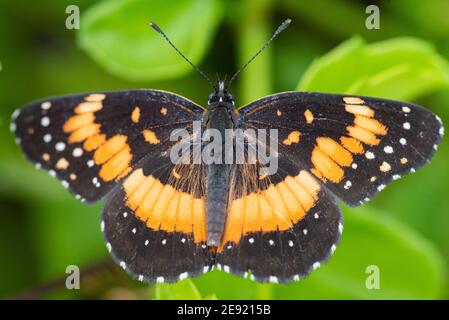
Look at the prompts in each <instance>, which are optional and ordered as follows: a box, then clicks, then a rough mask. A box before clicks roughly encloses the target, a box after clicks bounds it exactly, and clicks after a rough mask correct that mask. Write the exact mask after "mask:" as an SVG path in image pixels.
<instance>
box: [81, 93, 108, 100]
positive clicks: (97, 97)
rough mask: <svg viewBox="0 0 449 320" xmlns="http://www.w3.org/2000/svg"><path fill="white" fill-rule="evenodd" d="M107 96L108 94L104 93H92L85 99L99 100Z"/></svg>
mask: <svg viewBox="0 0 449 320" xmlns="http://www.w3.org/2000/svg"><path fill="white" fill-rule="evenodd" d="M105 98H106V95H105V94H103V93H92V94H90V95H88V96H86V97H85V98H84V100H86V101H89V102H98V101H103V100H104V99H105Z"/></svg>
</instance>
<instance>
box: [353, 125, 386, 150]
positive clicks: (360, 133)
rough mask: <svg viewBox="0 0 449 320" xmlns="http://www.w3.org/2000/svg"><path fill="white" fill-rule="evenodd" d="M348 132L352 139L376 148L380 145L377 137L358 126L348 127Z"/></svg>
mask: <svg viewBox="0 0 449 320" xmlns="http://www.w3.org/2000/svg"><path fill="white" fill-rule="evenodd" d="M346 130H347V131H348V134H349V135H350V136H351V137H353V138H355V139H357V140H360V141H361V142H363V143H365V144H369V145H371V146H376V145H378V144H379V143H380V140H379V139H378V138H377V137H376V135H375V134H374V133H372V132H371V131H368V130H366V129H363V128H360V127H358V126H348V127H346Z"/></svg>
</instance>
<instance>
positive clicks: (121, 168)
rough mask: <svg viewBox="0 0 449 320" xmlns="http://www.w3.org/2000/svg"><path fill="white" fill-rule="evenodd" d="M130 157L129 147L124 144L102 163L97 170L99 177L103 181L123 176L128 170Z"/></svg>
mask: <svg viewBox="0 0 449 320" xmlns="http://www.w3.org/2000/svg"><path fill="white" fill-rule="evenodd" d="M132 158H133V156H132V154H131V148H130V147H129V146H128V145H126V146H125V147H124V148H123V149H121V151H119V152H118V153H116V154H115V155H113V156H112V157H111V158H109V159H108V160H107V162H106V163H104V164H103V165H102V167H101V169H100V172H99V176H100V178H101V179H103V180H104V181H111V180H113V179H115V178H121V177H123V175H126V174H127V173H128V172H129V171H130V169H129V166H130V164H131V160H132Z"/></svg>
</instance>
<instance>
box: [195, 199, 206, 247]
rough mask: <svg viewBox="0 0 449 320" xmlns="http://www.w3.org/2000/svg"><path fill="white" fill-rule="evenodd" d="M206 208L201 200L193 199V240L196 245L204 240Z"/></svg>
mask: <svg viewBox="0 0 449 320" xmlns="http://www.w3.org/2000/svg"><path fill="white" fill-rule="evenodd" d="M206 237H207V236H206V207H205V204H204V200H203V199H193V239H194V241H195V242H196V243H200V242H202V241H205V240H206Z"/></svg>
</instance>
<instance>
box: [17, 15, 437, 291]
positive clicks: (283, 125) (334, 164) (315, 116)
mask: <svg viewBox="0 0 449 320" xmlns="http://www.w3.org/2000/svg"><path fill="white" fill-rule="evenodd" d="M289 23H290V21H289V20H287V21H286V22H284V23H283V24H282V25H281V26H280V27H279V28H278V30H276V32H275V34H274V35H273V37H272V38H271V39H270V40H269V41H271V40H272V39H274V37H275V36H276V35H277V34H278V33H280V32H281V31H282V30H284V29H285V28H286V26H287V25H288V24H289ZM152 26H153V28H154V29H155V30H156V31H158V32H159V33H160V34H162V35H163V36H164V37H165V38H166V39H167V40H168V38H167V37H166V36H165V34H164V33H163V32H162V31H161V30H160V29H159V28H158V27H157V26H156V25H154V24H152ZM168 41H169V43H170V44H171V45H172V46H173V47H174V45H173V44H172V43H171V42H170V40H168ZM268 43H269V42H267V44H268ZM267 44H266V45H267ZM266 45H265V46H264V47H266ZM264 47H263V48H264ZM174 48H175V49H176V47H174ZM263 48H262V49H261V50H259V51H258V53H257V54H256V55H255V56H257V55H258V54H259V53H260V52H261V51H262V50H263ZM176 50H177V49H176ZM177 51H178V50H177ZM178 52H179V51H178ZM181 55H182V54H181ZM255 56H254V57H253V58H252V59H254V58H255ZM183 57H184V56H183ZM184 58H185V57H184ZM185 59H186V60H187V62H189V63H191V62H190V61H189V60H188V59H187V58H185ZM252 59H251V60H250V61H252ZM250 61H249V62H250ZM249 62H248V63H249ZM192 65H193V64H192ZM193 66H194V65H193ZM245 66H246V65H245ZM245 66H244V67H245ZM244 67H243V68H244ZM194 68H196V69H197V67H196V66H194ZM243 68H242V69H243ZM242 69H240V70H242ZM197 70H198V71H199V72H200V73H201V74H202V75H203V76H204V77H206V76H205V75H204V74H203V73H202V72H201V71H200V70H199V69H197ZM240 70H239V71H238V72H240ZM238 72H237V73H236V75H237V74H238ZM234 76H235V75H234ZM233 78H234V77H233ZM233 78H232V79H231V81H230V82H232V80H233ZM206 79H207V80H209V79H208V78H207V77H206ZM228 85H229V83H226V82H224V81H218V82H217V83H216V84H214V91H213V92H212V94H211V95H210V96H209V99H208V108H207V109H206V108H203V107H202V106H201V105H199V104H197V103H195V102H192V101H190V100H188V99H186V98H184V97H181V96H179V95H177V94H174V93H170V92H165V91H160V90H127V91H113V92H94V93H85V94H77V95H69V96H63V97H55V98H48V99H44V100H40V101H36V102H33V103H30V104H29V105H27V106H25V107H24V108H23V109H20V110H18V111H16V112H15V113H14V114H13V116H12V122H11V130H12V131H13V132H14V133H15V135H16V137H17V138H16V141H17V143H18V144H19V145H20V147H21V148H22V150H23V153H24V154H25V155H26V157H27V158H28V159H29V160H30V161H32V162H33V163H34V164H35V166H36V167H37V168H43V169H45V170H48V172H49V173H50V175H51V176H53V177H56V178H58V179H59V180H60V181H61V183H62V185H63V186H64V187H65V188H67V189H68V190H69V191H70V192H71V193H73V194H74V195H75V197H76V198H77V199H79V200H81V201H86V202H89V203H92V202H96V201H98V200H100V199H102V198H105V199H106V203H105V206H104V209H103V214H102V221H101V230H102V231H103V232H104V236H105V241H106V246H107V249H108V250H109V252H110V253H111V255H112V257H113V258H114V260H115V261H116V262H117V263H118V264H119V265H120V266H121V267H122V268H123V269H125V270H126V271H127V272H128V273H129V274H130V275H132V276H133V277H134V278H136V279H138V280H140V281H145V282H176V281H179V280H182V279H185V278H187V277H194V276H198V275H201V274H204V273H207V272H209V271H211V270H212V269H214V268H217V269H219V270H222V271H224V272H228V273H233V274H236V275H238V276H242V277H249V278H250V279H252V280H256V281H259V282H274V283H278V282H279V283H288V282H290V281H293V280H299V279H301V278H303V277H305V276H306V275H308V274H309V273H310V272H311V271H313V270H315V269H317V268H318V267H320V265H321V264H322V263H324V262H325V261H327V260H328V259H329V257H330V256H331V255H332V254H333V252H334V251H335V250H336V246H337V244H338V242H339V239H340V236H341V234H342V231H343V222H342V215H341V213H340V209H339V207H338V205H337V200H338V199H340V200H342V201H343V202H345V203H347V204H348V205H351V206H359V205H361V204H363V203H365V202H366V201H369V200H370V199H371V198H373V197H374V196H375V195H376V194H377V193H378V192H379V191H381V190H382V189H384V188H385V186H386V185H387V184H388V183H389V182H391V181H392V180H397V179H399V178H400V177H402V176H403V175H405V174H407V173H410V172H414V171H415V170H416V169H418V168H420V167H421V166H423V165H424V164H426V163H427V162H429V159H430V158H431V157H432V155H433V154H434V152H435V150H436V149H437V145H438V144H439V142H440V140H441V138H442V136H443V134H444V127H443V125H442V122H441V120H440V118H438V117H437V116H436V115H434V114H433V113H432V112H430V111H429V110H427V109H425V108H423V107H420V106H418V105H415V104H411V103H405V102H399V101H392V100H384V99H379V98H372V97H363V96H354V95H338V94H323V93H312V92H285V93H279V94H274V95H270V96H267V97H264V98H261V99H259V100H256V101H254V102H251V103H249V104H247V105H245V106H243V107H240V108H238V109H236V108H235V107H234V97H233V95H232V94H231V93H230V92H229V91H228ZM195 123H199V124H200V125H199V126H197V127H195ZM207 129H215V130H217V131H218V132H219V133H220V134H224V133H225V130H227V129H231V130H236V129H241V130H242V132H245V130H250V129H253V130H273V129H275V131H276V135H277V138H276V139H275V140H274V138H273V136H271V135H270V136H269V137H268V139H269V141H268V142H263V143H262V144H266V145H268V144H270V145H272V144H273V145H274V146H275V147H276V152H275V154H274V158H275V159H276V162H277V170H276V171H275V172H274V173H271V174H263V173H261V170H260V169H262V168H264V167H266V164H264V163H262V161H255V162H249V160H248V159H247V158H245V159H244V161H243V162H240V163H223V162H219V161H218V162H217V163H215V162H213V163H206V162H205V161H202V160H201V159H200V160H199V161H193V160H198V159H193V158H194V156H193V155H192V154H191V153H189V154H188V156H187V157H186V158H188V159H187V160H189V161H185V162H174V161H172V160H173V159H172V156H173V150H174V149H175V148H178V149H179V148H180V147H183V148H184V149H185V150H194V149H195V148H200V149H201V150H203V148H204V146H205V144H204V141H203V140H202V138H199V139H198V136H201V135H202V134H203V133H204V132H205V131H207ZM182 130H183V131H184V132H186V134H185V137H184V138H187V139H181V140H180V139H177V140H176V139H173V133H174V132H176V131H182ZM270 132H271V131H270ZM246 138H247V139H246V140H245V139H243V144H242V145H241V146H240V148H241V149H242V150H243V151H249V149H251V148H252V147H253V146H254V144H252V143H251V139H250V138H249V137H248V136H246ZM272 138H273V139H272ZM257 139H258V138H256V140H257ZM253 142H254V141H253ZM257 142H259V141H257ZM231 144H232V146H234V147H237V142H236V140H235V137H234V138H233V140H231ZM181 149H182V148H181ZM184 149H183V150H184ZM237 149H238V148H235V149H233V150H234V151H232V152H233V155H235V154H234V153H235V152H236V151H235V150H237ZM222 156H223V153H222V154H220V157H222ZM220 157H219V158H220ZM233 159H234V158H233ZM221 160H222V158H221Z"/></svg>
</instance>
